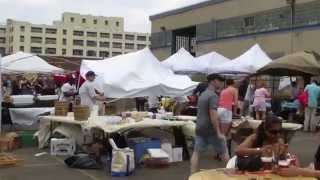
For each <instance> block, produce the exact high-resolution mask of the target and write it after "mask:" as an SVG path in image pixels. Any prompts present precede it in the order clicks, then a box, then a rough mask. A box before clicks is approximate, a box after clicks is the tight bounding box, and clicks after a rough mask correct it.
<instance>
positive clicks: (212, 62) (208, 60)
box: [196, 52, 230, 74]
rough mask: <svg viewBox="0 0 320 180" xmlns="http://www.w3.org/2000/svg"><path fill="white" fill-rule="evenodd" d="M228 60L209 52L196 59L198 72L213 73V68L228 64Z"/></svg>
mask: <svg viewBox="0 0 320 180" xmlns="http://www.w3.org/2000/svg"><path fill="white" fill-rule="evenodd" d="M229 61H230V59H228V58H226V57H224V56H223V55H221V54H219V53H217V52H211V53H208V54H205V55H202V56H199V57H197V58H196V62H197V63H198V64H199V66H200V68H199V72H201V73H205V74H209V73H210V72H213V71H214V70H215V68H216V67H217V66H219V65H221V64H224V63H226V62H229Z"/></svg>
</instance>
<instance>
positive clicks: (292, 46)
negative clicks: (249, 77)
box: [150, 0, 320, 59]
mask: <svg viewBox="0 0 320 180" xmlns="http://www.w3.org/2000/svg"><path fill="white" fill-rule="evenodd" d="M150 20H151V21H152V35H151V39H152V43H151V44H152V47H151V48H152V51H153V53H154V54H155V55H156V56H157V57H158V58H159V59H165V58H167V57H168V56H170V55H171V54H172V53H175V52H176V51H177V50H178V49H179V48H181V47H184V48H185V49H187V50H189V51H190V52H191V53H193V54H194V55H196V56H200V55H202V54H205V53H208V52H210V51H217V52H219V53H221V54H223V55H225V56H227V57H229V58H235V57H237V56H239V55H240V54H242V53H243V52H245V51H246V50H247V49H248V48H250V47H251V46H252V45H254V44H256V43H258V44H260V45H261V46H262V48H263V50H265V51H266V52H267V53H268V54H269V55H270V56H271V57H272V58H277V57H279V56H282V55H285V54H289V53H292V52H296V51H303V50H309V51H311V50H312V51H316V52H318V53H320V0H207V1H204V2H201V3H198V4H194V5H191V6H187V7H182V8H178V9H174V10H171V11H167V12H163V13H160V14H156V15H153V16H151V17H150Z"/></svg>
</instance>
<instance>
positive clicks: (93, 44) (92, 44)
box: [87, 41, 97, 47]
mask: <svg viewBox="0 0 320 180" xmlns="http://www.w3.org/2000/svg"><path fill="white" fill-rule="evenodd" d="M87 46H89V47H97V42H96V41H87Z"/></svg>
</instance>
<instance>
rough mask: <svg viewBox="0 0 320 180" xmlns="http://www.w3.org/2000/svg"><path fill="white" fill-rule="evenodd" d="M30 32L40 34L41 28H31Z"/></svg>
mask: <svg viewBox="0 0 320 180" xmlns="http://www.w3.org/2000/svg"><path fill="white" fill-rule="evenodd" d="M31 32H32V33H42V28H41V27H31Z"/></svg>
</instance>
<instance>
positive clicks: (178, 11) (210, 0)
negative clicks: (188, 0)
mask: <svg viewBox="0 0 320 180" xmlns="http://www.w3.org/2000/svg"><path fill="white" fill-rule="evenodd" d="M225 1H229V0H208V1H204V2H201V3H197V4H193V5H190V6H185V7H182V8H178V9H173V10H170V11H167V12H163V13H159V14H155V15H152V16H150V18H149V19H150V20H151V21H153V20H157V19H160V18H164V17H167V16H173V15H177V14H181V13H184V12H187V11H191V10H194V9H199V8H202V7H206V6H211V5H214V4H219V3H223V2H225Z"/></svg>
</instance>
